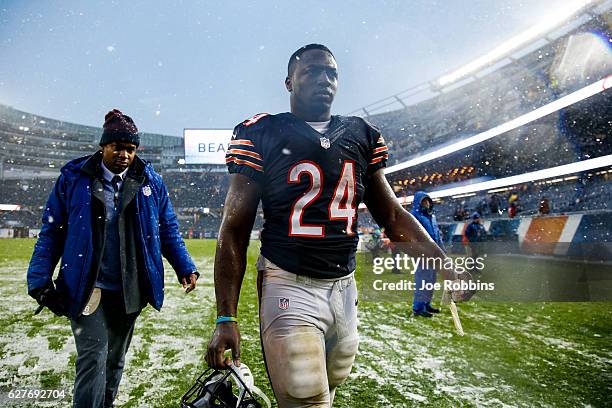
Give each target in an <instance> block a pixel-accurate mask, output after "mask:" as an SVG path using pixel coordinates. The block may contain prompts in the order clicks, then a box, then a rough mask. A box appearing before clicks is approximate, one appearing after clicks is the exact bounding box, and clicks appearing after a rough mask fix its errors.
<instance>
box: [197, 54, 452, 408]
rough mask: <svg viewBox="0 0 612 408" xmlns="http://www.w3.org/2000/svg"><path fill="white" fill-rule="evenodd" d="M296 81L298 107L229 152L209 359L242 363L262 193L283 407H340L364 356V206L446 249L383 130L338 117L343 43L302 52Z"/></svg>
mask: <svg viewBox="0 0 612 408" xmlns="http://www.w3.org/2000/svg"><path fill="white" fill-rule="evenodd" d="M285 86H286V88H287V91H289V93H290V104H291V112H288V113H281V114H277V115H268V114H259V115H256V116H254V117H253V118H251V119H249V120H246V121H244V122H243V123H241V124H239V125H238V126H236V128H235V130H234V134H233V138H232V141H231V143H230V149H229V150H228V152H227V155H226V162H227V166H228V169H229V172H230V173H231V175H230V180H231V181H230V187H229V191H228V194H227V197H226V200H225V211H224V215H223V221H222V224H221V229H220V232H219V240H218V243H217V252H216V257H215V266H214V270H215V271H214V275H215V293H216V298H217V314H218V318H217V322H216V323H217V326H216V329H215V332H214V334H213V336H212V339H211V341H210V343H209V345H208V352H207V356H206V357H207V361H208V364H209V365H210V366H211V367H216V368H221V367H224V366H225V365H226V364H227V363H229V361H227V360H224V352H225V350H228V349H231V350H232V359H233V360H234V362H235V363H236V364H239V359H240V334H239V331H238V325H237V318H236V314H237V305H238V297H239V294H240V287H241V285H242V279H243V277H244V272H245V267H246V253H247V246H248V244H249V238H250V232H251V229H252V226H253V222H254V220H255V216H256V212H257V207H258V204H259V202H260V201H261V202H262V204H263V212H264V227H263V231H262V233H261V242H262V246H261V255H260V257H259V260H258V262H257V269H258V272H259V273H258V291H259V296H260V305H259V308H260V309H259V310H260V335H261V339H262V345H263V352H264V358H265V362H266V368H267V371H268V375H269V377H270V381H271V383H272V388H273V390H274V394H275V396H276V399H277V401H278V404H279V406H280V407H282V408H284V407H298V406H299V407H330V406H331V404H332V402H333V399H334V392H335V389H336V387H337V386H338V385H340V384H341V383H342V382H344V380H345V379H346V378H347V377H348V375H349V373H350V371H351V367H352V364H353V361H354V359H355V354H356V353H357V345H358V334H357V288H356V285H355V279H354V277H353V273H354V270H355V251H356V247H357V243H358V236H357V208H358V206H359V204H360V203H361V202H362V201H363V202H365V203H366V205H367V207H368V209H369V211H370V213H371V214H372V216H373V217H374V219H375V220H376V222H377V223H378V224H379V225H380V226H381V227H384V228H385V231H386V234H387V236H388V237H389V238H390V239H391V240H392V241H403V242H409V243H411V244H412V245H411V248H412V250H413V251H414V252H415V254H418V255H424V256H429V257H445V255H444V253H443V251H442V250H441V249H440V248H439V247H438V246H437V245H436V244H435V242H433V240H432V239H431V238H430V237H429V235H428V234H427V232H426V231H425V230H424V229H423V228H422V227H421V225H420V224H419V223H418V222H417V221H416V220H415V219H414V217H413V216H412V215H411V214H409V213H408V212H407V211H405V210H404V208H402V206H401V205H400V204H399V202H398V200H397V198H396V197H395V194H394V193H393V190H392V189H391V187H390V186H389V184H388V182H387V180H386V178H385V175H384V173H383V168H384V167H385V164H386V162H387V157H388V153H387V146H386V145H385V141H384V139H383V137H382V135H381V134H380V132H379V131H378V130H377V129H376V128H375V127H373V126H372V125H370V124H369V123H367V122H366V121H365V120H363V119H361V118H358V117H345V116H336V115H333V116H332V115H331V106H332V102H333V100H334V96H335V94H336V89H337V87H338V67H337V65H336V59H335V58H334V55H333V54H332V52H331V51H330V50H329V49H328V48H327V47H325V46H323V45H320V44H309V45H306V46H304V47H302V48H300V49H298V50H297V51H296V52H295V53H293V55H291V58H290V59H289V64H288V72H287V77H286V79H285ZM442 272H443V273H444V274H445V277H446V278H447V279H456V274H455V273H454V272H453V271H452V270H445V271H442ZM456 298H457V297H456Z"/></svg>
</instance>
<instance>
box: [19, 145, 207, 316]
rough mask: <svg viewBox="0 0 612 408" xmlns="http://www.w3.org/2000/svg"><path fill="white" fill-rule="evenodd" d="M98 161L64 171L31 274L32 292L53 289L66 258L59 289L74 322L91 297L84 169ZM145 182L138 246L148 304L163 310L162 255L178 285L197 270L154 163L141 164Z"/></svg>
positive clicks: (82, 161) (89, 198) (87, 191)
mask: <svg viewBox="0 0 612 408" xmlns="http://www.w3.org/2000/svg"><path fill="white" fill-rule="evenodd" d="M92 157H93V156H87V157H82V158H79V159H75V160H72V161H71V162H69V163H68V164H66V165H65V166H64V167H63V168H62V169H61V174H60V176H59V178H58V179H57V181H56V183H55V186H54V188H53V191H52V192H51V194H50V196H49V200H48V201H47V206H46V208H45V210H44V213H43V218H42V223H43V225H42V229H41V231H40V233H39V235H38V241H37V242H36V245H35V247H34V253H33V255H32V259H31V261H30V267H29V269H28V293H30V294H32V292H33V291H35V290H36V289H38V288H43V287H47V286H49V285H50V281H51V278H52V276H53V271H54V269H55V266H56V265H57V263H58V261H59V260H60V258H61V267H60V270H59V274H58V276H57V279H56V280H55V287H56V289H57V291H58V292H59V293H60V295H61V297H62V299H63V301H64V304H65V306H67V308H68V314H69V316H70V317H73V318H74V317H77V316H79V314H80V313H81V308H82V307H83V305H84V303H85V302H86V300H85V299H84V298H85V297H86V296H89V293H85V291H86V290H85V287H86V282H87V280H88V275H89V273H90V268H91V260H92V251H93V245H92V211H91V203H92V194H91V185H92V181H93V179H92V177H91V175H89V174H86V173H85V172H84V171H83V170H82V167H83V165H84V164H85V163H86V162H87V160H88V159H90V158H92ZM135 160H139V161H140V162H141V164H142V165H143V166H144V172H143V175H144V177H145V179H144V183H143V184H142V187H140V189H139V191H138V193H137V194H136V197H135V200H136V214H137V222H136V224H137V225H138V227H139V228H138V231H137V236H138V238H139V239H138V240H137V241H138V244H139V246H140V250H141V254H142V259H143V263H144V265H142V266H143V268H144V271H145V272H146V273H145V276H146V278H148V279H146V281H147V283H148V284H149V288H148V289H149V293H150V297H152V299H151V298H150V299H149V301H150V303H151V305H152V306H153V307H154V308H155V309H157V310H159V309H160V308H161V306H162V304H163V301H164V267H163V264H162V257H161V256H162V255H163V256H164V257H165V258H166V259H167V260H168V261H169V262H170V264H171V265H172V267H173V268H174V270H175V271H176V274H177V277H178V279H179V281H180V280H181V278H183V277H189V275H190V274H191V273H193V272H195V271H196V267H195V265H194V263H193V261H192V260H191V257H190V256H189V253H188V252H187V249H186V248H185V243H184V242H183V239H182V238H181V235H180V233H179V229H178V223H177V219H176V215H175V214H174V210H173V209H172V205H171V204H170V200H169V198H168V191H167V190H166V186H165V185H164V183H163V182H162V179H161V177H160V176H159V175H158V174H157V173H155V171H154V170H153V168H152V166H151V164H150V163H145V162H142V161H141V160H140V159H139V158H138V157H136V158H135Z"/></svg>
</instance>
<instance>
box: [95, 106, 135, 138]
mask: <svg viewBox="0 0 612 408" xmlns="http://www.w3.org/2000/svg"><path fill="white" fill-rule="evenodd" d="M103 128H104V132H102V137H101V138H100V146H104V145H106V144H109V143H112V142H119V141H121V142H128V143H133V144H135V145H136V147H138V145H140V136H139V135H138V128H137V127H136V124H135V123H134V121H133V120H132V118H130V117H129V116H128V115H124V114H123V113H121V111H120V110H119V109H113V110H112V111H110V112H108V113H107V114H106V116H105V117H104V125H103Z"/></svg>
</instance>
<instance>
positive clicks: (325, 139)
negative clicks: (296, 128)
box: [319, 137, 331, 149]
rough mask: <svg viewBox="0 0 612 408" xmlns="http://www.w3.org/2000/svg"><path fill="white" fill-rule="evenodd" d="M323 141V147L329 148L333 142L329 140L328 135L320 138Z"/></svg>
mask: <svg viewBox="0 0 612 408" xmlns="http://www.w3.org/2000/svg"><path fill="white" fill-rule="evenodd" d="M319 140H320V141H321V147H322V148H324V149H329V148H330V146H331V142H330V141H329V139H328V138H326V137H322V138H320V139H319Z"/></svg>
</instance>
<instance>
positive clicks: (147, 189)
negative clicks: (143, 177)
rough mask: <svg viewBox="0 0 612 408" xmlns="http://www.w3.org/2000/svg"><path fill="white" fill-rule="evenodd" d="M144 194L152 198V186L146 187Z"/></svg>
mask: <svg viewBox="0 0 612 408" xmlns="http://www.w3.org/2000/svg"><path fill="white" fill-rule="evenodd" d="M142 194H144V195H145V197H148V196H150V195H151V186H149V185H147V186H144V187H143V188H142Z"/></svg>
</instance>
